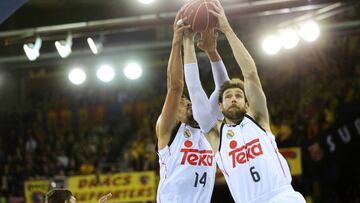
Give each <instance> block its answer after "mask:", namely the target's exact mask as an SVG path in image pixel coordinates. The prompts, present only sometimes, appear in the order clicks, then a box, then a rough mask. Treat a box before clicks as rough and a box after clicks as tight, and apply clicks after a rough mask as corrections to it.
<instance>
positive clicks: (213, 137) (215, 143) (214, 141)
mask: <svg viewBox="0 0 360 203" xmlns="http://www.w3.org/2000/svg"><path fill="white" fill-rule="evenodd" d="M220 126H221V121H217V123H216V125H215V126H214V127H213V128H212V129H211V130H210V131H209V132H207V133H205V137H206V139H207V141H208V142H209V143H210V145H211V148H212V149H213V151H214V154H215V153H216V152H217V151H218V149H219V144H220V139H219V138H220V136H219V132H220V131H219V129H220Z"/></svg>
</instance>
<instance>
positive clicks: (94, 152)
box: [0, 38, 360, 202]
mask: <svg viewBox="0 0 360 203" xmlns="http://www.w3.org/2000/svg"><path fill="white" fill-rule="evenodd" d="M338 40H339V41H341V40H342V38H341V39H338ZM355 42H356V43H357V44H356V45H357V46H355V49H352V48H351V47H352V46H353V44H340V45H341V47H342V48H343V46H345V48H343V49H344V50H345V51H343V52H339V47H333V46H330V45H328V44H329V42H328V41H324V42H323V43H324V44H325V45H323V47H321V45H319V46H320V47H321V49H319V47H315V48H314V47H307V49H308V50H305V51H304V53H303V54H302V55H301V54H297V56H296V57H295V56H287V58H286V57H285V58H284V60H281V61H280V60H279V61H272V62H270V63H269V62H265V60H264V59H261V58H260V57H255V61H256V62H257V66H258V69H259V74H260V78H261V81H262V84H263V88H264V90H265V94H266V96H267V99H268V106H269V111H270V117H271V123H272V126H271V128H272V131H273V133H274V134H275V135H277V142H278V145H279V147H289V146H300V147H302V149H303V154H304V158H303V175H302V176H301V177H294V184H295V185H296V187H297V189H298V190H300V191H301V192H302V193H304V194H305V195H312V196H314V199H315V200H317V201H318V202H360V199H359V196H360V195H359V194H360V187H359V182H358V183H357V185H350V186H349V185H348V186H347V187H346V190H347V192H345V193H344V194H342V193H341V192H340V191H336V190H335V191H333V193H332V195H330V196H331V201H328V200H327V199H326V198H324V196H327V194H326V193H325V192H326V190H324V188H325V186H324V184H326V185H328V186H329V184H328V183H329V182H331V183H333V184H335V183H337V181H339V179H335V178H334V179H331V178H330V179H329V178H327V179H326V178H325V179H324V178H321V177H320V175H319V174H321V173H322V172H324V171H326V170H327V169H326V168H324V165H322V164H319V163H322V160H323V159H324V157H325V155H323V153H324V152H323V151H324V150H322V149H321V148H322V147H323V146H322V145H321V142H320V140H321V138H320V137H319V136H321V135H322V132H324V131H325V130H326V129H328V128H330V127H332V126H333V125H335V124H336V123H337V122H341V121H342V120H345V119H346V116H347V115H348V113H349V112H350V113H351V112H353V111H354V108H358V107H359V103H360V80H359V78H360V61H358V58H359V55H360V53H359V51H358V50H357V49H356V47H358V46H359V39H358V38H356V40H355ZM340 45H339V46H340ZM220 46H221V44H220ZM304 49H305V48H304ZM224 50H226V48H224ZM222 52H223V53H226V51H222ZM250 52H251V51H250ZM325 52H328V53H325ZM229 53H230V52H229ZM325 54H326V56H328V58H324V57H320V56H319V55H322V56H324V55H325ZM334 56H336V57H335V58H334ZM223 59H224V61H225V64H226V65H227V66H228V69H229V74H230V77H232V76H236V75H234V74H238V70H232V69H235V68H234V67H236V64H235V63H234V60H233V59H232V56H231V55H224V56H223ZM262 61H263V62H262ZM199 63H200V69H201V74H202V78H206V79H205V80H203V81H202V83H203V86H204V88H205V89H206V91H207V92H208V93H210V92H211V90H212V87H213V81H212V76H211V71H210V69H209V68H208V67H207V66H208V65H209V63H208V61H207V59H206V58H204V57H199ZM165 68H166V64H164V65H163V67H160V68H159V67H158V68H157V69H156V68H154V70H156V71H159V74H154V75H153V78H152V80H150V81H148V84H147V85H146V86H147V87H148V88H143V89H142V90H141V91H140V90H138V89H135V90H134V89H131V88H130V87H129V88H128V89H123V88H115V89H111V90H104V89H94V88H92V87H89V88H86V87H84V88H82V89H78V90H61V91H60V90H48V91H45V92H44V91H42V90H40V91H37V90H36V89H34V90H31V91H28V93H27V98H29V99H27V100H26V103H25V104H24V108H23V109H22V110H21V111H17V112H11V111H8V112H1V114H0V122H1V129H0V133H1V134H0V202H3V201H5V200H4V198H11V201H9V202H23V197H24V194H23V193H24V190H23V187H24V185H23V183H24V181H25V180H29V179H37V178H42V177H45V178H53V177H64V176H70V175H79V174H93V173H111V172H124V171H139V170H156V169H157V167H158V164H157V155H156V153H155V141H156V139H155V132H154V126H155V122H156V119H157V117H158V115H159V114H160V112H161V108H162V104H163V101H164V98H165V93H166V83H165V82H166V71H165ZM160 71H161V73H160ZM158 81H164V82H163V83H164V84H163V85H160V84H159V82H158ZM149 87H154V88H149ZM325 167H326V165H325ZM357 176H358V175H357ZM338 178H340V177H338ZM354 178H355V177H354ZM357 178H359V177H357ZM359 180H360V179H359ZM343 183H344V184H345V183H347V182H346V181H345V182H343ZM341 186H343V184H341ZM328 189H329V190H332V189H336V187H335V188H330V187H329V188H328ZM337 189H339V188H337ZM344 190H345V189H344ZM340 193H341V194H340ZM344 198H348V199H344Z"/></svg>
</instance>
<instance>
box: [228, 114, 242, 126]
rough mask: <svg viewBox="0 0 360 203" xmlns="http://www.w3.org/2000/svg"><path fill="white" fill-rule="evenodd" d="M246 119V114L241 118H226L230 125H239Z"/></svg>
mask: <svg viewBox="0 0 360 203" xmlns="http://www.w3.org/2000/svg"><path fill="white" fill-rule="evenodd" d="M243 119H244V116H243V117H241V118H239V119H230V118H225V123H226V124H229V125H238V124H240V123H241V121H242V120H243Z"/></svg>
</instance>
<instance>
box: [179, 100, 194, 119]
mask: <svg viewBox="0 0 360 203" xmlns="http://www.w3.org/2000/svg"><path fill="white" fill-rule="evenodd" d="M192 117H193V115H192V109H191V102H190V101H189V100H188V99H187V98H185V97H182V98H181V100H180V105H179V110H178V119H179V120H180V121H181V122H182V123H188V122H189V121H190V120H191V119H192Z"/></svg>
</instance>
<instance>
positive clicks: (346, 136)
mask: <svg viewBox="0 0 360 203" xmlns="http://www.w3.org/2000/svg"><path fill="white" fill-rule="evenodd" d="M338 133H339V135H340V138H341V140H342V141H343V142H344V143H349V142H350V141H351V134H350V132H349V129H348V127H347V126H344V127H343V128H339V129H338Z"/></svg>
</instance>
